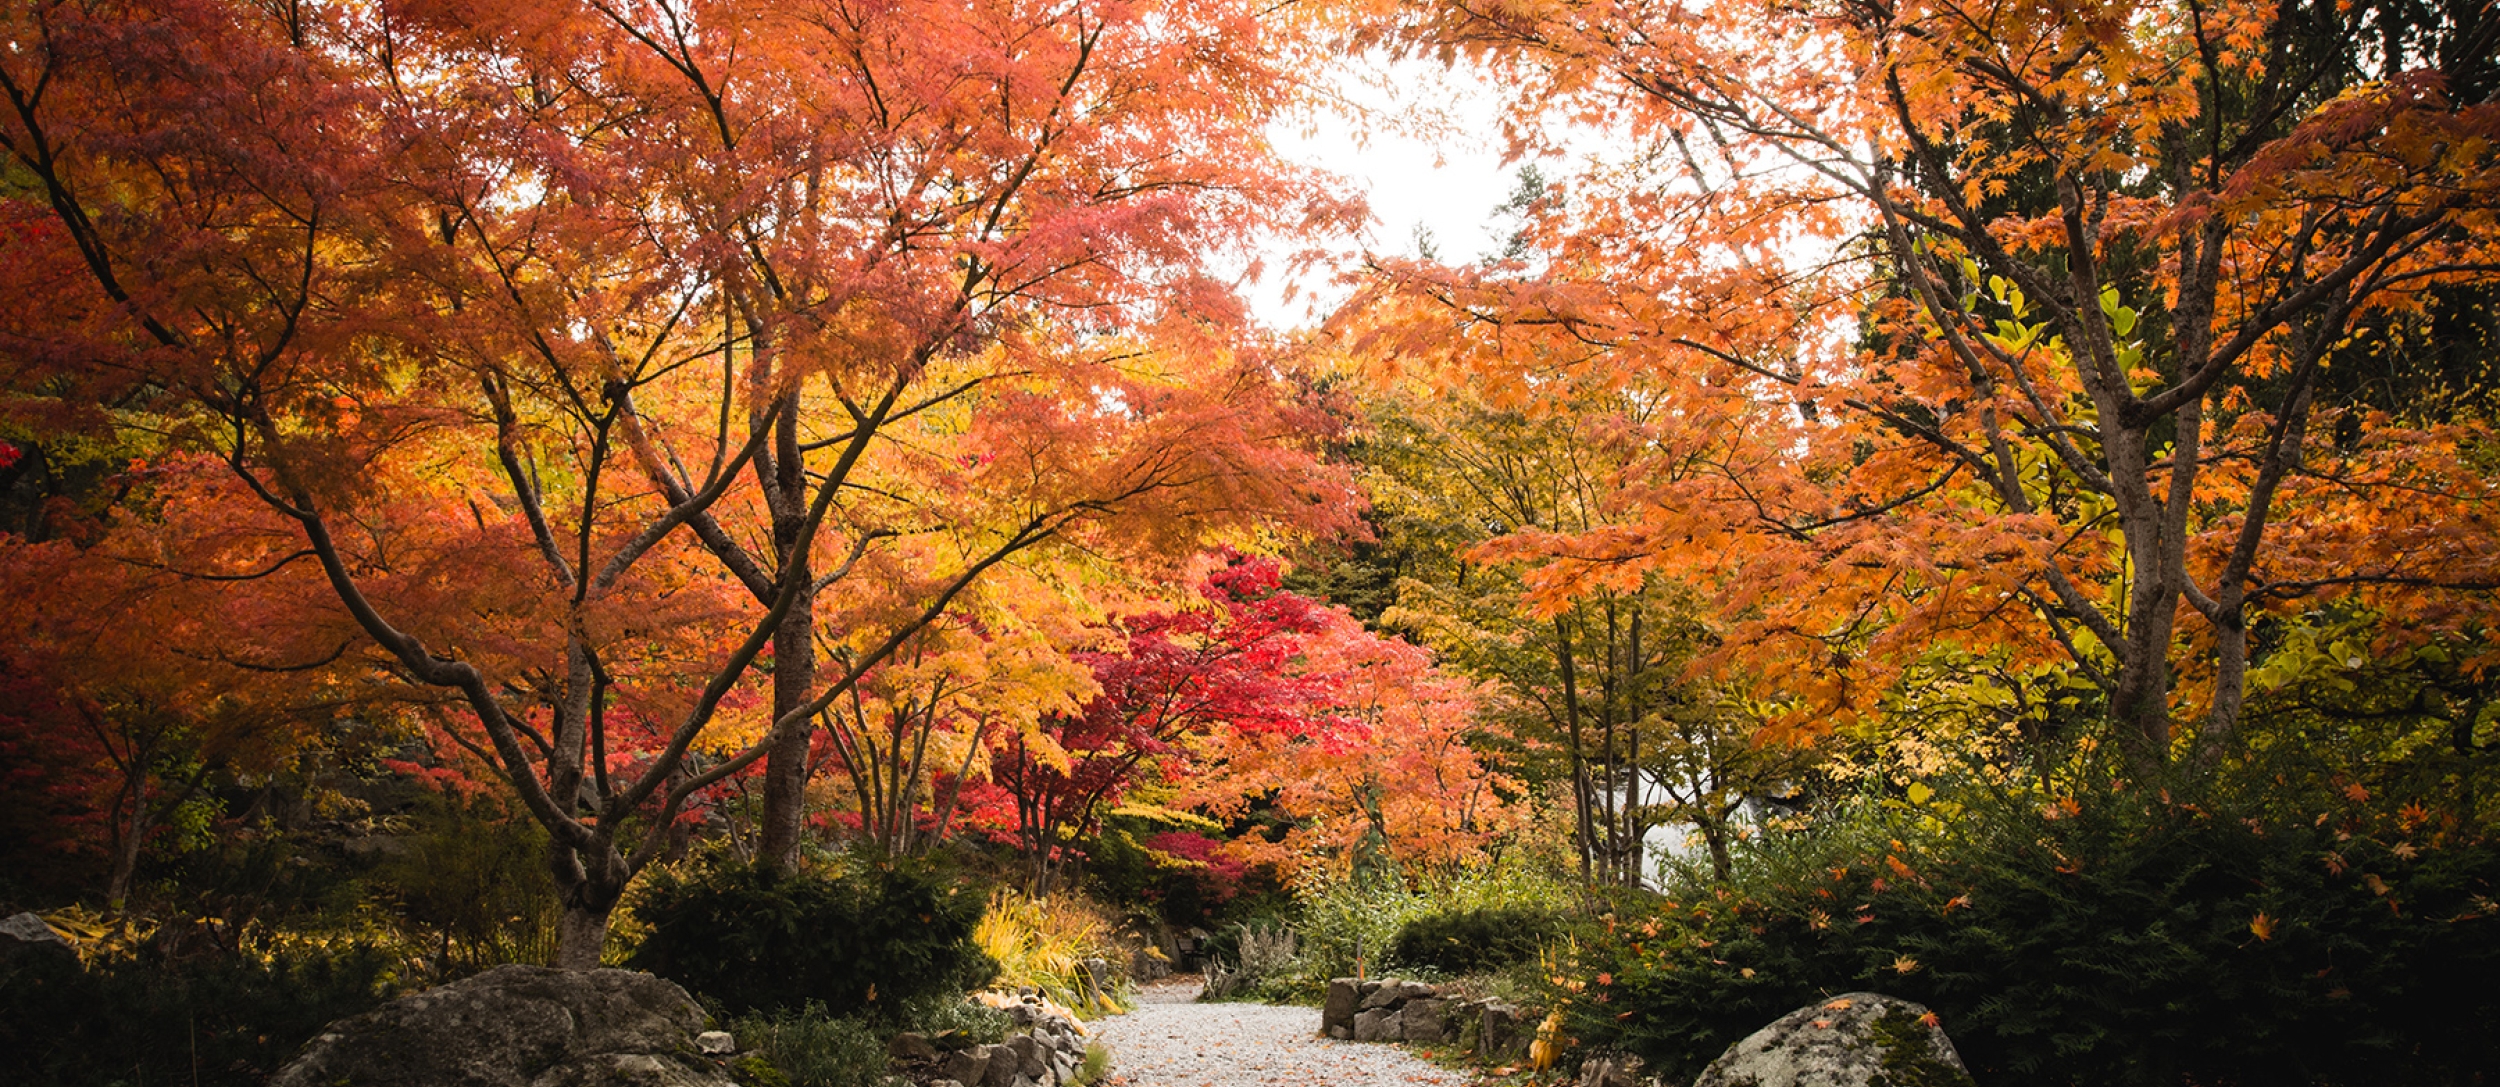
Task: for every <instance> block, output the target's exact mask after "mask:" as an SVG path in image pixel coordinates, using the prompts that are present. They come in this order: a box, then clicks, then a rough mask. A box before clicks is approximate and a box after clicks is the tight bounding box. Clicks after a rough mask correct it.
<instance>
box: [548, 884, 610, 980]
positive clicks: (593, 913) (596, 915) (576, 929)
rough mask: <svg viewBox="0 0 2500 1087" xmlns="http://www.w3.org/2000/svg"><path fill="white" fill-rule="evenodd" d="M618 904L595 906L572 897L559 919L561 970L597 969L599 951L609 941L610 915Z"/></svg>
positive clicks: (557, 923)
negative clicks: (575, 900)
mask: <svg viewBox="0 0 2500 1087" xmlns="http://www.w3.org/2000/svg"><path fill="white" fill-rule="evenodd" d="M615 909H616V904H615V903H613V902H611V903H609V904H608V905H607V907H606V908H593V907H590V906H587V905H580V904H577V903H574V902H571V901H567V902H566V903H565V904H564V914H563V916H561V917H559V918H558V919H557V920H556V961H555V963H554V966H555V967H556V968H557V969H559V970H596V969H598V968H599V953H600V951H602V950H604V949H605V948H606V947H607V944H608V916H609V915H610V914H611V913H613V912H615Z"/></svg>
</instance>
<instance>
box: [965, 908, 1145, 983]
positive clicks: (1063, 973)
mask: <svg viewBox="0 0 2500 1087" xmlns="http://www.w3.org/2000/svg"><path fill="white" fill-rule="evenodd" d="M1111 933H1112V923H1111V921H1110V920H1109V919H1107V918H1106V917H1105V916H1104V915H1103V912H1102V911H1101V910H1100V909H1099V908H1097V907H1095V906H1094V905H1093V904H1092V903H1090V902H1087V901H1085V900H1084V899H1082V898H1080V897H1078V896H1076V895H1072V894H1065V893H1062V894H1055V895H1051V896H1049V897H1046V898H1027V897H1025V896H1024V895H1022V894H1020V893H1017V892H1015V891H1012V890H1007V889H1003V888H1002V889H1000V890H999V891H997V892H995V893H993V894H991V896H990V902H989V909H988V911H987V912H985V913H983V914H982V915H981V923H980V925H979V926H977V927H976V928H975V929H974V930H973V942H974V943H975V944H976V945H978V946H979V947H980V949H981V951H982V952H983V953H984V954H986V955H988V956H989V957H990V958H991V959H992V960H994V961H995V962H997V963H998V980H999V983H1000V984H1003V985H1009V986H1031V987H1033V988H1035V989H1038V990H1040V991H1041V992H1042V993H1043V994H1044V995H1046V996H1048V997H1050V998H1051V999H1052V1000H1056V1001H1058V1002H1059V1003H1061V1004H1063V1005H1065V1006H1067V1007H1069V1008H1071V1009H1074V1010H1078V1011H1082V1012H1085V1013H1087V1014H1096V1013H1109V1012H1117V1011H1119V1010H1120V1009H1119V1006H1118V1005H1117V1004H1116V1003H1114V1002H1113V1001H1112V995H1111V994H1109V993H1102V992H1095V991H1093V990H1091V989H1090V988H1089V987H1088V986H1087V985H1086V984H1085V978H1084V977H1083V967H1082V965H1081V964H1082V963H1083V962H1084V961H1085V960H1087V959H1092V958H1101V959H1115V960H1116V959H1118V958H1121V957H1122V956H1121V953H1120V950H1119V948H1118V947H1117V946H1116V945H1115V944H1113V942H1112V938H1111ZM1095 980H1096V981H1098V982H1104V983H1106V984H1107V979H1095Z"/></svg>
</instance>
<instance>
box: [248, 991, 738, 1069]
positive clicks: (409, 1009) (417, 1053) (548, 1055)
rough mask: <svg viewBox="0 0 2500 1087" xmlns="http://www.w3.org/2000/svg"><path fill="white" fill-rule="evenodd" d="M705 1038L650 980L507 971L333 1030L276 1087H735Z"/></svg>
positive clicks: (398, 1003)
mask: <svg viewBox="0 0 2500 1087" xmlns="http://www.w3.org/2000/svg"><path fill="white" fill-rule="evenodd" d="M702 1029H703V1010H702V1009H701V1008H698V1007H696V1006H695V1003H694V1001H693V1000H692V999H691V998H689V997H687V996H686V991H685V990H684V989H680V988H678V987H677V986H676V985H674V984H671V983H669V982H667V981H663V980H661V979H659V978H656V977H653V976H651V975H650V974H645V973H641V972H638V971H632V970H552V969H548V968H546V967H543V966H499V967H496V968H495V969H493V970H489V971H487V972H485V973H483V974H479V975H477V976H476V977H473V978H469V979H466V980H463V981H456V982H453V983H451V984H449V985H444V986H439V987H436V988H433V989H428V990H426V991H424V992H421V993H416V994H413V995H410V996H404V997H401V998H399V999H398V1000H394V1001H392V1002H390V1003H388V1004H385V1005H383V1006H381V1007H379V1008H376V1009H374V1010H372V1011H370V1012H366V1013H365V1014H363V1015H359V1016H356V1017H354V1018H350V1019H342V1020H340V1021H338V1022H336V1023H332V1024H330V1026H329V1027H328V1028H327V1029H325V1030H323V1031H322V1033H321V1035H320V1037H317V1038H315V1039H313V1041H312V1044H311V1045H309V1046H306V1047H305V1049H304V1053H303V1055H302V1056H300V1057H297V1058H296V1059H295V1061H294V1062H293V1063H291V1064H289V1065H287V1066H286V1067H285V1068H283V1069H281V1070H279V1072H278V1074H277V1076H276V1077H274V1078H272V1079H271V1080H270V1081H269V1087H626V1085H631V1087H731V1080H730V1078H729V1075H728V1073H727V1072H725V1071H724V1070H722V1069H721V1068H720V1066H719V1065H717V1064H715V1063H714V1062H712V1061H709V1060H706V1059H704V1058H703V1057H701V1056H700V1055H698V1054H697V1053H696V1048H695V1035H696V1034H697V1032H700V1031H701V1030H702Z"/></svg>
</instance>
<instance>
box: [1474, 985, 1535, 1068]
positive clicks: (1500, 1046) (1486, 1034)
mask: <svg viewBox="0 0 2500 1087" xmlns="http://www.w3.org/2000/svg"><path fill="white" fill-rule="evenodd" d="M1478 1015H1479V1016H1480V1018H1479V1019H1478V1020H1477V1024H1476V1055H1477V1056H1479V1057H1482V1058H1484V1059H1485V1060H1489V1061H1511V1060H1525V1059H1526V1058H1527V1056H1528V1044H1529V1043H1531V1042H1534V1041H1536V1023H1535V1021H1534V1020H1532V1019H1531V1018H1529V1016H1528V1014H1527V1013H1526V1012H1523V1011H1520V1010H1519V1009H1518V1008H1515V1007H1513V1006H1511V1005H1509V1004H1504V1003H1502V1002H1501V1001H1498V1000H1488V1001H1486V1002H1485V1003H1484V1006H1483V1009H1482V1010H1481V1011H1480V1012H1478Z"/></svg>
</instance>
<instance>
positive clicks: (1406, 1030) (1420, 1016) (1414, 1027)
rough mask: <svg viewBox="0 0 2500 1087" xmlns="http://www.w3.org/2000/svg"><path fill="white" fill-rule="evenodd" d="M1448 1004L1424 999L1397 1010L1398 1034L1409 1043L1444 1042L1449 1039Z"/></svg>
mask: <svg viewBox="0 0 2500 1087" xmlns="http://www.w3.org/2000/svg"><path fill="white" fill-rule="evenodd" d="M1449 1009H1450V1002H1449V1001H1446V1000H1437V999H1434V998H1431V997H1424V998H1422V999H1418V1000H1409V1001H1407V1002H1406V1006H1405V1007H1403V1008H1400V1009H1399V1010H1398V1018H1399V1019H1401V1020H1403V1022H1402V1023H1401V1024H1400V1030H1399V1033H1400V1034H1401V1035H1403V1036H1404V1037H1405V1039H1406V1040H1407V1041H1410V1042H1446V1041H1448V1040H1449V1038H1450V1010H1449Z"/></svg>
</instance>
